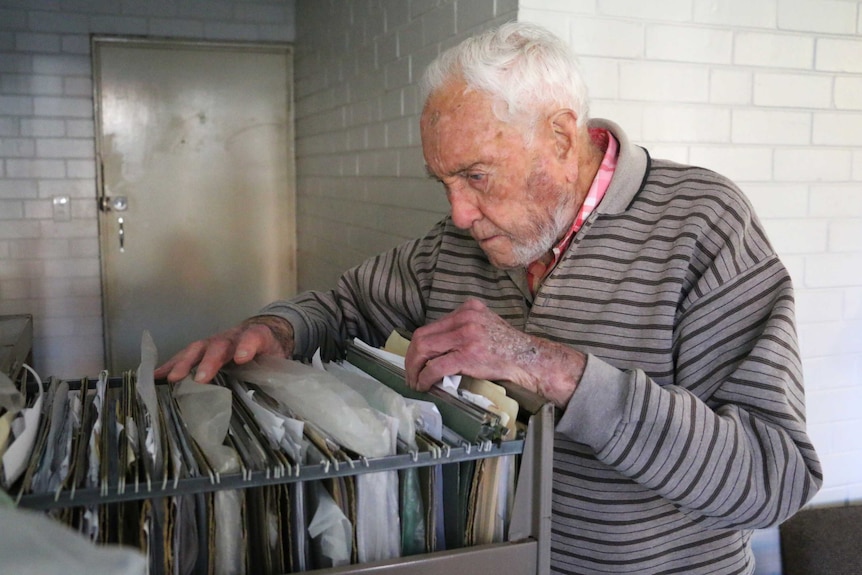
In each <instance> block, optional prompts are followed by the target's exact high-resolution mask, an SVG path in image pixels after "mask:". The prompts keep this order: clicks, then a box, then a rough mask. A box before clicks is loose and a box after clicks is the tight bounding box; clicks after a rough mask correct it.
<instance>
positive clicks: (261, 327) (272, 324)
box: [155, 316, 293, 383]
mask: <svg viewBox="0 0 862 575" xmlns="http://www.w3.org/2000/svg"><path fill="white" fill-rule="evenodd" d="M258 355H274V356H279V357H288V358H289V357H291V355H293V326H291V325H290V323H289V322H288V321H286V320H284V319H282V318H280V317H277V316H256V317H253V318H249V319H247V320H246V321H244V322H242V323H241V324H240V325H238V326H236V327H232V328H231V329H228V330H225V331H223V332H221V333H217V334H216V335H214V336H212V337H208V338H207V339H202V340H200V341H196V342H194V343H192V344H190V345H189V346H188V347H186V348H185V349H184V350H182V351H180V352H179V353H177V354H176V355H175V356H173V357H172V358H171V359H169V360H168V361H166V362H165V363H164V364H163V365H161V366H159V368H158V369H156V371H155V377H156V378H158V379H161V378H167V380H168V381H170V382H176V381H180V380H181V379H183V378H184V377H186V376H187V375H189V373H191V371H192V368H194V367H195V366H197V369H196V370H195V376H194V380H195V381H196V382H198V383H207V382H209V381H211V380H212V378H213V377H215V375H216V373H218V370H219V369H221V368H222V366H223V365H225V364H226V363H228V362H230V361H233V362H234V363H236V364H243V363H247V362H249V361H251V360H252V359H254V358H255V357H257V356H258Z"/></svg>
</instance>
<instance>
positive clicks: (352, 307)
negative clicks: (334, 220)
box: [259, 222, 443, 360]
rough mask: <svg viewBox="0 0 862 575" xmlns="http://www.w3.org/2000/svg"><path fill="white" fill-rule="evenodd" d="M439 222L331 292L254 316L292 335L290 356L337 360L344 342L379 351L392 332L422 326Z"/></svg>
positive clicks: (282, 303) (281, 303)
mask: <svg viewBox="0 0 862 575" xmlns="http://www.w3.org/2000/svg"><path fill="white" fill-rule="evenodd" d="M442 231H443V224H442V222H441V223H440V224H438V225H437V226H435V227H434V228H433V229H432V230H431V231H430V232H429V233H428V234H427V235H426V236H425V237H423V238H420V239H417V240H413V241H410V242H407V243H404V244H402V245H400V246H398V247H396V248H394V249H392V250H390V251H388V252H385V253H383V254H380V255H379V256H376V257H373V258H371V259H368V260H366V261H365V262H363V263H362V264H360V265H359V266H357V267H355V268H353V269H350V270H348V271H347V272H345V273H344V274H343V275H342V276H341V278H339V280H338V283H337V286H336V289H334V290H330V291H307V292H304V293H301V294H299V295H297V296H296V297H294V298H292V299H289V300H281V301H276V302H273V303H271V304H269V305H267V306H266V307H264V308H263V309H262V310H261V311H260V312H259V315H276V316H279V317H282V318H284V319H286V320H287V321H289V322H290V323H291V325H292V326H293V329H294V340H295V347H294V356H295V357H300V358H306V359H307V358H310V357H311V356H312V355H313V354H314V352H315V351H316V350H317V349H318V348H320V350H321V355H322V356H323V358H324V359H325V360H330V359H334V358H340V357H342V356H343V354H344V352H345V348H346V347H345V346H346V343H347V341H348V340H350V339H351V338H354V337H358V338H360V339H362V340H363V341H365V342H366V343H368V344H371V345H374V346H380V345H383V343H384V342H385V341H386V338H387V337H388V336H389V334H390V333H391V332H392V330H393V328H395V327H402V328H406V329H408V330H413V329H415V328H416V327H418V326H420V325H422V324H423V323H424V318H425V302H426V301H427V298H428V291H429V289H430V285H431V281H432V274H433V271H434V262H435V261H436V258H437V253H438V251H439V246H440V238H441V234H442Z"/></svg>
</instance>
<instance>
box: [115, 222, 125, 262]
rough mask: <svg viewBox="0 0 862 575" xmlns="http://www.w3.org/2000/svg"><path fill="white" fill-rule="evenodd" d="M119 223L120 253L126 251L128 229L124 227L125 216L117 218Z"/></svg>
mask: <svg viewBox="0 0 862 575" xmlns="http://www.w3.org/2000/svg"><path fill="white" fill-rule="evenodd" d="M117 223H118V224H119V226H120V227H119V232H118V233H119V234H120V253H123V252H124V251H126V246H125V244H126V230H125V228H124V227H123V223H124V222H123V218H117Z"/></svg>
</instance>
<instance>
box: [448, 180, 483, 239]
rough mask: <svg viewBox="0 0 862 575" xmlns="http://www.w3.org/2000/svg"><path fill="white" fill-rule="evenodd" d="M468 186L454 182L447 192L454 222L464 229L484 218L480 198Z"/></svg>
mask: <svg viewBox="0 0 862 575" xmlns="http://www.w3.org/2000/svg"><path fill="white" fill-rule="evenodd" d="M465 188H466V186H463V185H458V184H453V185H452V186H450V187H449V190H448V193H447V194H446V197H447V199H448V200H449V206H450V207H451V209H452V222H453V223H454V224H455V225H456V226H457V227H459V228H461V229H462V230H467V229H470V228H471V227H472V226H473V223H474V222H476V221H478V220H481V219H482V212H481V210H480V209H479V202H478V198H476V194H475V193H471V192H470V191H469V190H467V189H465Z"/></svg>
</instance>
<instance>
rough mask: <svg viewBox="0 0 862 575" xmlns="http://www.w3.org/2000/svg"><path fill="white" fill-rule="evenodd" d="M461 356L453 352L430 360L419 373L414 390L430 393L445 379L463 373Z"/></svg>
mask: <svg viewBox="0 0 862 575" xmlns="http://www.w3.org/2000/svg"><path fill="white" fill-rule="evenodd" d="M459 356H460V354H459V353H458V352H457V351H453V352H452V353H447V354H443V355H438V356H437V357H434V358H432V359H430V360H428V361H427V362H426V363H425V365H424V366H423V367H422V369H421V370H420V371H419V374H418V376H417V379H416V383H415V387H414V389H416V390H417V391H428V390H429V389H431V388H432V387H433V386H434V385H435V384H437V383H439V382H440V381H442V380H443V378H444V377H448V376H450V375H457V374H459V373H461V371H462V370H461V367H460V365H461V364H460V359H459Z"/></svg>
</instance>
